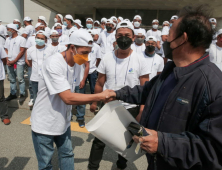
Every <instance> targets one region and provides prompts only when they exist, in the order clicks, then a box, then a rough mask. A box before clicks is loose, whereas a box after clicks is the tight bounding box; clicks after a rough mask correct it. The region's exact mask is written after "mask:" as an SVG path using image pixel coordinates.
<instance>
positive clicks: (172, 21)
mask: <svg viewBox="0 0 222 170" xmlns="http://www.w3.org/2000/svg"><path fill="white" fill-rule="evenodd" d="M176 20H178V16H177V15H173V16H172V17H171V18H170V27H172V25H173V23H174V22H175V21H176Z"/></svg>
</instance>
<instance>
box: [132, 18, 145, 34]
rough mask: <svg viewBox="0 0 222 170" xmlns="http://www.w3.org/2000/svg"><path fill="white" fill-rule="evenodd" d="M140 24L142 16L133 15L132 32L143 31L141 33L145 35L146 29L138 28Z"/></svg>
mask: <svg viewBox="0 0 222 170" xmlns="http://www.w3.org/2000/svg"><path fill="white" fill-rule="evenodd" d="M141 24H142V18H141V16H140V15H135V16H134V18H133V26H134V32H135V34H136V33H137V31H139V30H140V31H143V34H144V35H146V30H145V29H143V28H140V26H141Z"/></svg>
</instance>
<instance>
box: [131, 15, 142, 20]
mask: <svg viewBox="0 0 222 170" xmlns="http://www.w3.org/2000/svg"><path fill="white" fill-rule="evenodd" d="M133 19H139V20H142V18H141V16H140V15H135V17H134V18H133Z"/></svg>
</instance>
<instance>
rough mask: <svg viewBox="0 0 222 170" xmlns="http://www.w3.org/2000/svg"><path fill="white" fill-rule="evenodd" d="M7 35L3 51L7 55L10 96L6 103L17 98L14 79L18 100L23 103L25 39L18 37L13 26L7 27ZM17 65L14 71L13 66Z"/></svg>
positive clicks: (15, 27)
mask: <svg viewBox="0 0 222 170" xmlns="http://www.w3.org/2000/svg"><path fill="white" fill-rule="evenodd" d="M7 34H8V36H9V38H7V39H6V42H5V46H4V48H5V51H6V53H7V54H8V60H7V72H8V76H9V81H10V95H9V96H8V97H7V98H6V101H10V100H12V99H16V98H17V95H16V93H17V83H16V77H17V79H18V82H19V89H20V100H22V101H23V99H24V97H25V80H24V65H25V55H24V54H25V51H26V48H25V43H26V39H25V38H24V37H22V36H20V35H18V30H17V26H16V25H15V24H8V25H7ZM15 64H16V65H17V68H16V70H15V69H14V65H15Z"/></svg>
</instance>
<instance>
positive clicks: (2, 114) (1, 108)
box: [0, 80, 9, 120]
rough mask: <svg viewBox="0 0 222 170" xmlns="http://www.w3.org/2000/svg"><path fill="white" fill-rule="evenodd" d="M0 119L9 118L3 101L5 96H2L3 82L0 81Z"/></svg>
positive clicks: (5, 103)
mask: <svg viewBox="0 0 222 170" xmlns="http://www.w3.org/2000/svg"><path fill="white" fill-rule="evenodd" d="M0 118H1V119H2V120H4V119H6V118H9V116H8V104H7V102H6V101H5V96H4V80H0Z"/></svg>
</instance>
